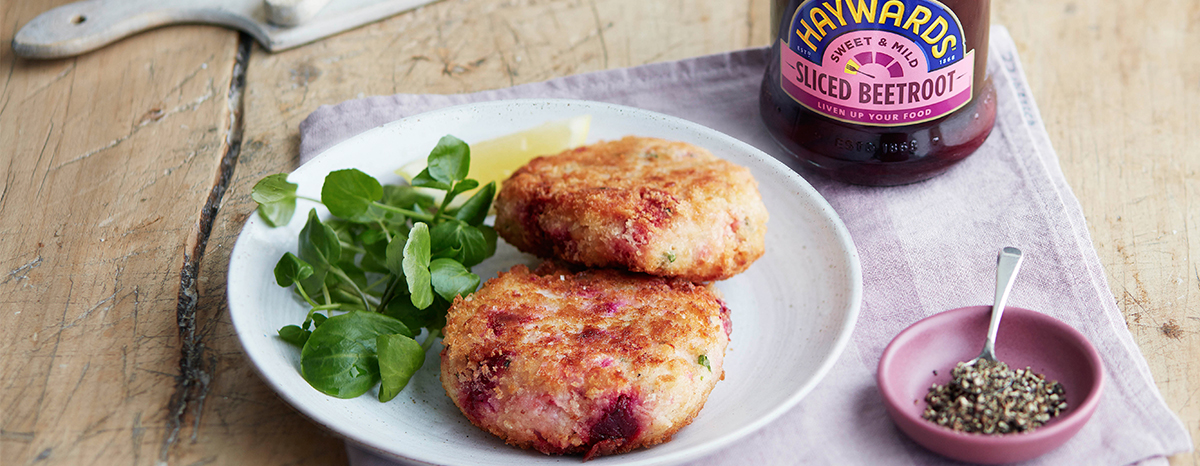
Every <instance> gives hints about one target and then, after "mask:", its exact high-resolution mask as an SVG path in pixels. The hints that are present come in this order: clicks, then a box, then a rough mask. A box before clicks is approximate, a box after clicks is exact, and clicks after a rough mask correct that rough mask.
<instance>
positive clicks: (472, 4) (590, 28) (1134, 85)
mask: <svg viewBox="0 0 1200 466" xmlns="http://www.w3.org/2000/svg"><path fill="white" fill-rule="evenodd" d="M61 3H64V1H63V0H58V1H55V0H44V1H37V2H33V1H31V2H16V1H4V2H3V3H0V12H3V13H2V17H3V18H5V19H7V20H8V21H5V22H4V24H3V25H0V39H5V40H7V39H11V38H12V36H13V33H14V30H15V28H16V26H17V25H19V24H22V23H23V22H24V21H26V20H28V19H29V18H32V17H33V16H35V15H36V14H37V13H39V12H41V11H44V10H46V9H49V8H50V7H53V6H55V5H57V4H61ZM768 17H769V2H768V1H767V0H743V1H738V2H700V1H682V0H668V1H657V2H651V1H645V0H588V1H584V0H509V1H503V2H500V1H485V0H447V1H443V2H440V3H436V4H433V5H429V6H426V7H423V8H420V9H418V10H415V11H412V12H409V13H405V14H402V15H399V16H396V17H393V18H390V19H388V20H385V21H382V22H379V23H375V24H372V25H369V26H366V27H364V28H361V29H358V30H354V31H350V32H346V33H343V34H340V35H337V36H334V37H331V38H328V39H326V40H324V41H322V42H319V43H316V44H312V45H309V46H305V47H301V48H298V49H294V50H290V51H286V52H282V53H277V54H268V53H266V52H265V51H263V50H262V49H261V48H260V47H258V46H256V45H255V46H252V47H248V48H247V46H249V42H247V41H249V40H250V39H249V38H247V37H242V38H241V39H240V40H239V38H238V36H237V34H235V33H231V32H228V31H224V30H220V29H216V28H210V27H194V26H193V27H173V28H170V29H164V30H159V31H155V32H151V33H149V34H144V35H139V36H135V37H132V38H130V39H126V40H124V41H121V42H119V43H117V44H115V45H113V46H111V47H108V48H105V49H102V50H100V51H97V52H94V53H92V54H88V55H85V56H82V57H79V58H77V59H72V60H65V61H51V62H29V61H24V60H18V59H15V58H14V57H13V55H12V52H11V50H9V49H8V48H0V76H4V85H3V88H0V148H2V149H0V167H2V168H0V183H2V184H0V296H3V298H0V302H2V303H4V305H3V306H0V354H3V355H5V357H4V359H3V362H2V363H0V364H2V365H0V464H30V463H35V462H36V463H38V464H93V463H98V464H110V463H116V464H134V465H138V464H151V463H158V462H159V461H164V462H166V463H167V464H180V465H191V464H321V465H325V464H344V463H345V461H346V459H345V455H344V450H343V449H342V444H341V441H340V440H338V439H337V438H335V437H334V436H332V435H330V434H329V433H327V432H325V431H324V430H323V429H322V428H321V427H319V426H316V425H315V424H313V423H311V422H309V421H308V420H306V419H304V418H303V417H302V416H300V415H298V414H296V413H295V412H294V411H293V410H292V409H291V408H289V407H288V406H287V405H286V404H284V403H283V402H281V401H280V400H279V399H278V398H276V396H275V395H274V394H273V392H271V390H270V389H269V388H268V387H266V385H265V384H264V383H263V382H262V381H261V379H260V378H259V377H258V376H257V374H256V373H255V372H254V370H253V368H252V367H251V366H250V364H249V362H248V361H247V360H246V359H245V356H244V354H243V353H242V351H241V347H240V345H239V343H238V342H237V340H236V336H235V334H234V332H233V329H232V326H231V325H230V324H229V319H228V314H227V307H226V304H225V298H224V296H225V276H226V268H227V264H228V258H229V252H230V249H231V248H232V245H233V242H234V240H235V239H236V236H237V233H238V231H239V230H240V228H241V225H242V224H243V223H244V221H245V218H246V216H247V215H249V214H250V212H251V211H252V210H253V202H252V201H251V200H250V199H249V188H250V187H251V186H252V185H253V183H254V182H255V181H256V180H258V179H259V178H261V177H262V176H264V175H267V174H271V173H277V172H281V171H288V170H291V169H292V168H294V166H295V163H296V157H297V148H298V125H299V123H300V121H302V120H303V118H304V117H305V116H307V115H308V114H309V113H310V112H312V111H313V110H315V109H316V108H317V107H318V106H320V105H326V104H336V103H338V102H341V101H343V100H346V99H352V98H356V97H362V96H366V95H380V94H383V95H386V94H393V93H398V92H407V93H456V92H470V91H476V90H483V89H491V88H499V87H505V86H510V85H514V84H521V83H528V82H535V81H540V80H544V79H549V78H553V77H558V76H564V75H569V74H575V73H582V72H588V71H595V70H602V69H609V68H616V67H624V66H635V65H639V64H643V63H650V62H657V61H666V60H675V59H681V58H687V57H691V56H696V55H703V54H708V53H718V52H723V51H728V50H734V49H739V48H744V47H751V46H761V45H766V44H767V43H768V42H769V40H770V35H771V32H770V31H769V30H768V28H769V26H768V24H767V21H768ZM992 19H993V22H994V23H998V24H1005V25H1007V26H1008V28H1009V30H1010V31H1011V33H1012V36H1013V37H1014V39H1015V40H1016V42H1017V45H1018V48H1019V51H1020V54H1021V60H1022V62H1023V64H1024V66H1025V70H1026V73H1027V75H1028V77H1029V80H1030V84H1031V86H1032V89H1033V92H1034V95H1035V97H1036V99H1037V101H1038V104H1039V106H1040V108H1041V112H1042V115H1043V117H1044V119H1045V121H1046V125H1047V128H1048V130H1049V132H1050V135H1051V139H1052V141H1053V143H1054V145H1055V148H1056V150H1057V151H1058V153H1059V158H1060V162H1061V164H1062V168H1063V171H1064V172H1065V174H1066V177H1067V179H1068V182H1069V183H1070V185H1071V187H1072V188H1073V189H1074V191H1075V194H1076V196H1077V197H1078V198H1079V200H1080V203H1081V205H1082V208H1083V211H1084V214H1085V216H1086V217H1087V220H1088V224H1089V231H1090V233H1091V235H1092V239H1093V242H1094V244H1095V246H1096V249H1097V252H1098V253H1099V255H1100V259H1101V262H1102V264H1103V265H1104V267H1105V269H1106V272H1107V274H1108V279H1109V284H1110V286H1111V288H1112V291H1113V293H1114V297H1113V299H1115V300H1116V301H1117V303H1118V305H1119V307H1120V308H1121V309H1122V310H1123V311H1124V313H1125V315H1126V318H1127V322H1128V324H1129V326H1130V329H1131V330H1132V332H1133V335H1134V338H1135V340H1136V341H1137V343H1138V345H1139V346H1140V348H1141V349H1142V351H1143V352H1144V354H1145V356H1146V358H1147V360H1148V361H1149V364H1150V369H1151V372H1152V373H1153V375H1154V377H1155V380H1156V382H1157V383H1158V386H1159V388H1160V389H1161V391H1162V393H1163V396H1164V398H1165V399H1166V401H1167V403H1168V405H1169V406H1171V408H1172V409H1174V410H1175V411H1176V412H1177V413H1179V415H1180V416H1181V417H1182V419H1183V420H1184V422H1185V423H1186V424H1187V427H1188V429H1189V430H1190V432H1191V433H1192V436H1193V439H1196V440H1197V441H1200V396H1198V395H1200V363H1197V362H1196V361H1198V360H1200V312H1198V307H1200V265H1197V264H1198V263H1200V262H1197V260H1196V259H1195V258H1196V257H1200V250H1198V249H1197V248H1200V241H1197V240H1198V239H1200V237H1198V235H1200V230H1197V227H1196V226H1195V225H1198V223H1197V221H1200V218H1197V216H1198V215H1200V209H1197V208H1196V207H1195V206H1196V205H1200V199H1197V196H1198V193H1200V190H1198V189H1197V188H1198V187H1200V184H1198V175H1197V169H1198V168H1200V149H1197V148H1196V147H1195V146H1194V145H1193V143H1191V141H1193V140H1195V139H1196V137H1197V136H1200V135H1198V134H1197V132H1200V129H1197V128H1198V127H1200V126H1198V125H1200V121H1198V120H1200V116H1198V115H1197V113H1198V112H1200V110H1197V109H1198V108H1200V60H1197V59H1195V58H1192V56H1193V55H1192V53H1191V48H1193V47H1194V45H1195V44H1200V27H1198V26H1197V25H1200V3H1197V2H1195V1H1194V0H1164V1H1161V2H1149V3H1146V2H1142V3H1128V4H1127V3H1122V2H1083V1H1068V0H1039V1H1033V0H1008V1H1003V2H993V17H992ZM239 43H241V44H242V46H243V50H248V53H249V57H248V60H247V61H246V69H245V83H244V86H242V85H239V83H237V82H236V80H234V79H233V78H234V76H235V73H234V71H233V69H234V64H235V62H236V58H237V53H238V49H239ZM231 87H232V89H233V90H235V93H234V94H233V97H232V98H231V94H230V93H229V91H230V89H231ZM236 91H240V94H239V93H238V92H236ZM239 102H241V104H240V105H239ZM238 109H243V113H242V114H241V115H240V116H241V118H240V119H238V118H236V117H238V112H237V110H238ZM222 162H224V163H225V164H226V166H225V167H224V170H223V167H222ZM230 163H236V165H233V166H228V164H230ZM230 168H232V171H230ZM218 207H219V210H217V209H218ZM201 219H204V220H205V222H201V221H200V220H201ZM209 221H211V233H210V234H205V232H206V231H207V230H206V229H205V228H201V227H200V226H201V225H209V223H207V222H209ZM204 244H207V248H206V249H203V255H202V256H196V255H195V254H196V253H197V252H199V251H201V249H202V248H200V246H203V245H204ZM185 256H187V257H185ZM188 264H190V266H192V267H198V268H197V269H195V270H191V269H189V268H188ZM189 270H191V271H189ZM193 272H194V275H192V273H193ZM181 275H182V276H185V277H183V278H186V276H188V275H191V278H194V280H193V281H191V283H193V285H194V287H185V288H184V289H183V291H184V292H183V293H180V290H181V289H180V283H181ZM193 297H194V298H195V300H196V301H195V302H193V301H192V299H193ZM181 310H183V311H181ZM180 315H183V316H184V317H185V318H184V319H182V320H180V319H179V318H178V316H180ZM181 324H182V327H181ZM181 328H182V329H184V330H183V331H181ZM189 348H190V349H189ZM185 350H186V351H185ZM181 381H187V385H186V386H182V385H181ZM181 387H182V388H184V389H186V390H181ZM183 395H187V396H183ZM176 427H178V431H175V428H176ZM172 433H174V436H172ZM164 446H165V447H164ZM1198 455H1200V454H1198V453H1191V454H1183V455H1178V456H1176V457H1174V458H1172V459H1171V460H1172V463H1173V464H1178V465H1185V464H1186V465H1194V464H1200V456H1198Z"/></svg>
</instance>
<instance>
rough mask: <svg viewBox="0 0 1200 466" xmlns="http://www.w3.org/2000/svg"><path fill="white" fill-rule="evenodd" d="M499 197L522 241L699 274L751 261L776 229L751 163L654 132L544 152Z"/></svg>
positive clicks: (550, 250)
mask: <svg viewBox="0 0 1200 466" xmlns="http://www.w3.org/2000/svg"><path fill="white" fill-rule="evenodd" d="M495 205H496V231H497V232H498V233H499V234H500V236H501V237H503V238H504V239H505V241H507V242H509V243H510V244H512V245H513V246H515V247H516V248H517V249H520V250H521V251H524V252H528V253H531V254H535V255H537V256H539V257H544V258H557V259H559V260H563V261H567V262H571V263H575V264H581V265H586V266H589V267H617V268H626V269H629V270H632V271H635V272H645V273H649V274H652V275H658V276H665V277H679V278H684V279H687V280H691V281H709V280H722V279H726V278H729V277H731V276H733V275H736V274H738V273H740V272H742V271H745V270H746V268H747V267H749V266H750V264H751V263H752V262H754V261H755V260H756V259H758V258H759V257H760V256H762V254H763V239H764V236H765V235H766V231H767V209H766V207H765V206H764V205H763V202H762V197H761V196H760V195H759V192H758V184H757V182H756V181H755V180H754V177H753V176H752V175H751V174H750V171H749V170H747V169H746V168H744V167H741V166H738V165H735V164H733V163H730V162H727V161H724V160H721V159H719V158H717V157H715V156H713V155H712V154H711V153H709V152H708V151H707V150H705V149H703V148H700V147H696V146H694V145H691V144H687V143H682V142H671V141H664V140H661V139H654V138H644V137H632V136H631V137H626V138H624V139H621V140H618V141H609V142H601V143H597V144H594V145H591V146H585V147H580V148H577V149H573V150H569V151H566V152H563V153H560V154H557V155H553V156H544V157H538V158H536V159H534V160H532V161H530V162H529V163H528V164H527V165H525V166H524V167H522V168H520V169H519V170H517V172H516V173H514V174H513V176H512V177H510V178H509V179H508V180H506V181H505V182H504V184H503V185H502V187H501V189H500V193H499V195H498V196H497V198H496V204H495Z"/></svg>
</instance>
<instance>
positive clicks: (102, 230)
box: [0, 2, 237, 464]
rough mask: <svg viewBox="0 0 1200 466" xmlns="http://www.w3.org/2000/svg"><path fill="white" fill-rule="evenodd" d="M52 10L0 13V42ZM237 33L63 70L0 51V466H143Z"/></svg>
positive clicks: (160, 418) (126, 48)
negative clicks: (120, 465)
mask: <svg viewBox="0 0 1200 466" xmlns="http://www.w3.org/2000/svg"><path fill="white" fill-rule="evenodd" d="M50 6H51V5H50V4H49V2H36V3H35V2H5V3H4V4H3V7H2V8H3V10H2V11H3V12H4V13H3V17H4V18H6V21H4V24H3V25H2V26H0V30H2V31H3V32H2V33H0V37H4V38H5V39H6V40H5V41H4V43H5V44H7V43H8V42H7V39H10V38H11V37H12V35H13V32H14V31H13V29H14V27H15V26H16V25H18V24H20V23H21V22H23V21H26V20H28V19H29V18H31V17H33V16H34V15H35V14H37V13H38V12H40V11H41V10H43V9H45V8H48V7H50ZM236 41H237V38H236V34H231V33H229V32H227V31H223V30H219V29H215V28H205V27H184V28H178V29H175V30H173V31H171V32H170V33H169V34H168V33H165V32H162V33H152V34H148V35H144V36H139V37H135V38H132V39H129V40H126V41H122V42H120V43H117V44H114V45H113V46H112V47H110V48H108V49H106V50H104V51H101V52H99V53H95V54H90V55H87V56H83V57H78V58H76V59H70V60H60V61H46V62H31V61H25V60H20V59H16V58H15V57H14V56H13V52H12V50H10V49H9V48H7V47H4V48H3V49H2V50H0V76H3V77H4V78H3V79H4V84H3V90H0V99H2V101H0V141H2V144H0V147H3V149H2V150H0V180H3V181H2V185H3V187H2V188H0V264H2V266H0V267H2V269H3V270H2V273H0V296H3V298H2V299H3V303H4V306H3V307H2V310H0V354H3V355H4V359H3V367H2V368H0V380H3V389H2V391H0V463H2V464H29V463H33V462H38V463H39V464H109V463H113V462H119V463H124V464H152V463H155V462H156V461H157V460H159V458H161V457H163V454H164V452H163V445H164V437H165V436H166V434H167V429H166V427H167V425H168V422H167V420H168V416H167V407H168V405H169V403H170V400H171V397H172V394H173V392H174V391H175V380H176V378H175V377H176V375H177V373H178V367H179V354H180V353H179V351H180V348H179V338H178V331H177V330H176V319H175V309H176V302H177V299H176V294H177V292H178V289H179V270H180V265H181V263H182V261H183V258H182V254H181V252H182V251H183V250H184V245H185V244H186V242H187V239H188V238H189V237H193V236H194V232H193V226H194V225H195V223H196V218H197V214H198V212H199V210H198V206H199V205H201V203H202V201H203V200H204V198H205V196H207V195H208V193H209V191H210V190H211V188H212V184H213V176H214V173H215V167H216V166H215V164H216V162H217V161H218V160H219V159H220V158H221V155H222V154H223V153H224V151H225V139H224V138H225V133H226V128H225V126H224V125H226V124H227V123H228V121H227V119H226V117H227V114H228V109H227V105H226V93H227V90H228V88H229V78H230V72H231V63H232V59H233V53H234V51H235V49H236V47H235V46H236Z"/></svg>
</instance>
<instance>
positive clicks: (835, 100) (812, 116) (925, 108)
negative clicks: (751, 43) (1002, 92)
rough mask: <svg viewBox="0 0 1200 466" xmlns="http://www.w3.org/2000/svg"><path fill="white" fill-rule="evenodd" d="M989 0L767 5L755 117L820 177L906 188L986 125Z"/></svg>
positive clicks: (978, 136) (962, 151)
mask: <svg viewBox="0 0 1200 466" xmlns="http://www.w3.org/2000/svg"><path fill="white" fill-rule="evenodd" d="M990 9H991V2H990V0H942V1H940V2H939V1H936V0H886V1H885V0H775V1H774V2H773V3H772V7H771V18H772V21H773V23H772V24H774V25H775V28H776V31H777V32H778V35H777V36H776V37H777V40H776V41H775V43H774V44H773V46H772V48H771V54H772V57H771V59H770V61H769V62H768V65H767V71H766V75H765V76H764V77H763V85H762V92H761V94H760V110H761V112H762V118H763V122H764V123H765V124H766V126H767V129H768V130H769V131H770V133H771V135H772V136H774V138H775V140H776V141H778V142H779V144H780V145H781V146H783V148H784V149H785V150H786V151H787V152H788V155H789V156H791V157H794V158H795V159H797V160H799V161H801V163H802V165H807V166H809V167H810V168H812V169H813V170H815V171H816V172H818V173H821V174H823V175H825V176H828V177H830V178H833V179H836V180H840V181H844V182H848V183H854V184H863V185H873V186H891V185H899V184H907V183H913V182H917V181H922V180H925V179H928V178H932V177H934V176H936V175H938V174H941V173H943V172H945V171H946V170H947V169H949V168H950V166H951V165H954V164H955V163H957V162H958V161H960V160H962V159H964V158H966V157H967V156H968V155H970V154H971V153H972V152H974V151H975V149H978V148H979V146H980V145H982V144H983V141H984V140H985V139H987V136H988V134H990V133H991V131H992V126H993V125H994V124H995V121H996V92H995V89H994V88H993V87H992V83H991V80H990V79H988V77H987V49H988V21H989V12H990Z"/></svg>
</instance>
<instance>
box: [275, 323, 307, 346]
mask: <svg viewBox="0 0 1200 466" xmlns="http://www.w3.org/2000/svg"><path fill="white" fill-rule="evenodd" d="M310 335H312V332H310V331H308V330H304V329H302V328H300V327H298V326H295V325H286V326H284V327H283V328H281V329H279V338H282V339H283V341H286V342H288V343H291V344H293V345H296V346H297V347H299V348H303V347H304V343H305V342H307V341H308V337H309V336H310Z"/></svg>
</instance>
